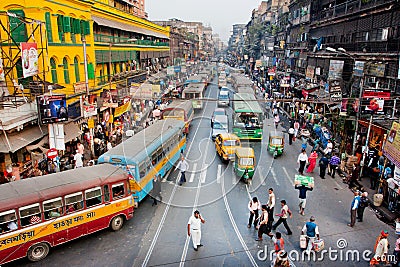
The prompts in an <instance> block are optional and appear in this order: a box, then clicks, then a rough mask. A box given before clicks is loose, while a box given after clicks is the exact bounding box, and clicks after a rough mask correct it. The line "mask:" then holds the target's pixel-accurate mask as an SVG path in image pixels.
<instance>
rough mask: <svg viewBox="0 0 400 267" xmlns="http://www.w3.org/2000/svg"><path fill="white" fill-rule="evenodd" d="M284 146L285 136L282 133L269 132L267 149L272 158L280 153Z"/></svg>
mask: <svg viewBox="0 0 400 267" xmlns="http://www.w3.org/2000/svg"><path fill="white" fill-rule="evenodd" d="M284 146H285V138H284V135H283V133H276V132H275V133H272V132H271V133H269V139H268V146H267V150H268V152H270V153H271V154H272V155H273V156H274V158H277V157H278V156H280V155H282V153H283V148H284Z"/></svg>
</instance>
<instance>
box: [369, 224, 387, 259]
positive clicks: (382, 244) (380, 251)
mask: <svg viewBox="0 0 400 267" xmlns="http://www.w3.org/2000/svg"><path fill="white" fill-rule="evenodd" d="M388 236H389V232H388V231H386V230H384V231H382V232H381V234H380V236H379V237H378V239H377V240H376V241H377V242H376V244H375V248H374V251H375V255H374V257H373V258H372V259H371V261H370V262H369V265H370V266H376V265H380V263H384V264H388V257H387V254H388V250H389V241H388V239H387V237H388Z"/></svg>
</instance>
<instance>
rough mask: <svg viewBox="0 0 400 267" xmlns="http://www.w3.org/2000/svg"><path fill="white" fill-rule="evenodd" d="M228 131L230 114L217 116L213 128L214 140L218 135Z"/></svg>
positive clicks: (212, 135) (212, 136)
mask: <svg viewBox="0 0 400 267" xmlns="http://www.w3.org/2000/svg"><path fill="white" fill-rule="evenodd" d="M227 132H228V116H226V115H217V116H215V119H214V123H213V127H212V129H211V138H212V140H213V141H214V140H215V138H216V137H217V135H219V134H221V133H227Z"/></svg>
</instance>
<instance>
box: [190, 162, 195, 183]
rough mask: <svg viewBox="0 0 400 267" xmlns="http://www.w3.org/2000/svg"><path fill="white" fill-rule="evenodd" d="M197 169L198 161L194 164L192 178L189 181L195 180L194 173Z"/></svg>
mask: <svg viewBox="0 0 400 267" xmlns="http://www.w3.org/2000/svg"><path fill="white" fill-rule="evenodd" d="M196 169H197V162H196V163H194V164H193V168H192V170H191V172H192V173H191V174H190V179H189V183H192V182H193V180H194V175H195V174H196Z"/></svg>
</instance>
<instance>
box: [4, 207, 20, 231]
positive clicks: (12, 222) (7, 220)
mask: <svg viewBox="0 0 400 267" xmlns="http://www.w3.org/2000/svg"><path fill="white" fill-rule="evenodd" d="M16 217H17V216H16V214H15V210H8V211H5V212H2V213H0V233H6V232H9V231H13V230H17V229H18V224H17V221H16V219H15V218H16Z"/></svg>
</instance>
